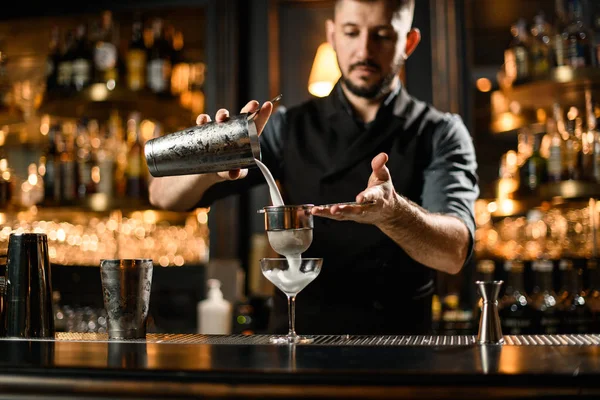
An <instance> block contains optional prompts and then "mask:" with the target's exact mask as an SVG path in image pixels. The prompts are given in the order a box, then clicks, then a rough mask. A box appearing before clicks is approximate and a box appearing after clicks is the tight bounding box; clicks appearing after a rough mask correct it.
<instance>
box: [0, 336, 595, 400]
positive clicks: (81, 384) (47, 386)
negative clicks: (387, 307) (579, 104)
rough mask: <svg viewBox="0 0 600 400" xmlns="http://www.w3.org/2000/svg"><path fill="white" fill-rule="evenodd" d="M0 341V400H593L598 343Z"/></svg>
mask: <svg viewBox="0 0 600 400" xmlns="http://www.w3.org/2000/svg"><path fill="white" fill-rule="evenodd" d="M505 341H506V342H505V344H503V345H497V346H480V345H477V344H476V342H475V337H473V336H315V342H314V343H312V344H307V345H296V346H288V345H271V344H269V342H268V336H266V335H264V336H263V335H255V336H236V335H234V336H206V335H175V334H173V335H167V334H148V335H147V338H146V340H130V341H129V340H128V341H113V340H110V341H109V340H108V339H107V336H106V335H102V334H74V333H59V334H57V335H56V338H55V339H53V340H41V339H34V340H29V339H10V338H2V339H0V399H29V398H40V397H41V398H52V399H64V398H77V399H91V398H93V399H104V398H112V399H114V398H119V399H120V398H127V399H130V398H140V399H142V398H143V399H186V398H206V399H222V398H227V399H229V398H244V399H274V398H340V399H349V398H353V399H358V398H363V399H388V398H406V399H409V398H410V399H481V398H483V399H525V398H526V399H534V398H535V399H542V398H544V399H557V398H558V399H564V398H588V399H598V398H600V335H556V336H542V335H539V336H505Z"/></svg>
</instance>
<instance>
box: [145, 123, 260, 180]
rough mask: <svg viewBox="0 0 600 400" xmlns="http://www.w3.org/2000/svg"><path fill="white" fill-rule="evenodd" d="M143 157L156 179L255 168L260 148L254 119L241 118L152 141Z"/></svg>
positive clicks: (146, 146) (147, 144)
mask: <svg viewBox="0 0 600 400" xmlns="http://www.w3.org/2000/svg"><path fill="white" fill-rule="evenodd" d="M144 153H145V155H146V163H147V164H148V169H149V170H150V174H152V176H154V177H159V176H172V175H190V174H204V173H208V172H221V171H230V170H233V169H239V168H249V167H255V166H256V163H255V162H254V159H255V158H256V159H259V160H260V144H259V141H258V133H257V130H256V125H255V124H254V115H249V114H240V115H237V116H234V117H231V118H229V120H227V121H224V122H209V123H207V124H204V125H199V126H194V127H191V128H188V129H184V130H182V131H179V132H174V133H170V134H168V135H164V136H161V137H158V138H154V139H150V140H148V142H146V145H145V146H144Z"/></svg>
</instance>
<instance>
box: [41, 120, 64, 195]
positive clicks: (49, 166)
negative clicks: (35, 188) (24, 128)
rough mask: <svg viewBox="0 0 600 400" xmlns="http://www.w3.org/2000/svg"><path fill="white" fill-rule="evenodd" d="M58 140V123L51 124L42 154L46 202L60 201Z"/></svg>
mask: <svg viewBox="0 0 600 400" xmlns="http://www.w3.org/2000/svg"><path fill="white" fill-rule="evenodd" d="M58 140H60V125H58V124H54V125H51V126H50V128H49V129H48V145H47V147H46V151H45V152H44V156H43V158H44V160H43V164H44V175H43V180H44V201H45V202H46V203H58V202H59V201H60V180H59V179H60V174H59V170H60V166H59V154H58V147H57V141H58Z"/></svg>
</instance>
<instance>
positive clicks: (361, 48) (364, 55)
mask: <svg viewBox="0 0 600 400" xmlns="http://www.w3.org/2000/svg"><path fill="white" fill-rule="evenodd" d="M373 44H374V43H373V39H372V38H371V35H369V34H368V33H366V34H364V35H361V36H360V39H359V41H358V49H357V53H358V56H359V57H360V58H361V59H363V60H366V59H368V58H370V57H371V55H372V52H373Z"/></svg>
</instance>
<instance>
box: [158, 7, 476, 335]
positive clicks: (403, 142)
mask: <svg viewBox="0 0 600 400" xmlns="http://www.w3.org/2000/svg"><path fill="white" fill-rule="evenodd" d="M414 6H415V5H414V0H397V1H393V0H370V1H369V0H338V1H336V4H335V8H334V15H333V19H331V20H328V21H327V24H326V32H327V39H328V41H329V42H330V43H331V45H332V46H333V48H334V49H335V51H336V54H337V61H338V65H339V67H340V70H341V72H342V76H341V78H340V80H339V81H338V82H337V84H336V86H335V87H334V89H333V91H332V92H331V94H330V95H329V96H328V97H325V98H314V99H311V100H309V101H307V102H305V103H303V104H300V105H298V106H295V107H290V108H289V109H285V108H284V107H279V108H278V109H277V111H275V112H273V113H272V110H273V105H272V104H271V103H269V102H267V103H265V104H263V105H262V109H261V113H260V114H259V116H258V117H257V120H256V125H257V130H258V131H259V132H262V134H261V136H260V142H261V151H262V161H263V162H264V163H265V164H266V165H267V166H268V168H269V169H270V171H271V173H272V174H273V176H274V177H275V179H277V180H278V181H279V183H280V186H281V189H282V196H283V198H284V201H285V203H286V204H329V203H336V202H347V201H349V200H354V199H356V201H357V202H359V203H362V202H364V201H374V202H375V204H374V205H370V206H339V205H336V206H333V207H329V208H321V207H314V208H313V209H312V211H311V212H312V213H313V214H314V215H315V216H317V217H320V218H315V221H314V232H313V237H314V239H313V242H312V245H311V246H310V248H309V249H308V250H307V251H306V252H305V253H304V254H303V256H304V257H322V258H323V259H324V261H323V268H322V270H321V273H320V275H319V276H318V277H317V279H315V280H314V281H313V282H312V283H311V284H310V285H308V286H307V287H306V288H305V289H304V290H303V291H302V301H300V302H298V304H297V308H296V329H297V331H298V332H299V333H302V334H425V333H427V332H429V330H430V328H431V299H432V294H433V292H434V277H435V271H442V272H446V273H450V274H456V273H458V272H459V271H460V270H461V269H462V268H463V266H464V265H465V264H466V263H467V261H468V259H469V257H470V255H471V252H472V249H473V240H474V231H475V223H474V211H473V209H474V202H475V200H476V198H477V196H478V194H479V190H478V186H477V175H476V168H477V164H476V159H475V152H474V147H473V143H472V139H471V137H470V135H469V132H468V130H467V129H466V127H465V125H464V124H463V122H462V120H461V118H460V117H459V116H457V115H452V114H449V113H444V112H441V111H438V110H436V109H434V108H433V107H432V106H431V105H429V104H426V103H424V102H422V101H419V100H417V99H415V98H413V97H412V96H411V95H409V94H408V92H407V91H406V88H405V87H403V86H402V84H401V81H400V79H399V73H400V70H401V68H402V66H403V64H404V62H405V61H406V59H407V58H408V57H409V56H410V55H411V53H413V51H414V50H415V48H416V47H417V45H418V44H419V41H420V33H419V31H418V29H415V28H412V20H413V14H414ZM259 106H260V105H259V103H258V102H256V101H251V102H249V103H248V104H247V105H246V106H245V107H244V108H243V109H242V112H253V111H255V110H257V109H258V108H259ZM271 114H272V115H271ZM228 117H229V112H228V111H227V110H224V109H221V110H219V111H218V112H217V114H216V117H215V120H216V121H217V122H218V121H224V120H226V119H227V118H228ZM269 119H270V120H269ZM210 120H211V119H210V117H209V116H208V115H204V114H203V115H200V116H199V117H198V119H197V123H198V124H204V123H207V122H208V121H210ZM267 120H269V121H268V122H269V123H268V124H267ZM242 178H243V179H242ZM264 183H265V179H264V176H263V175H262V174H261V172H260V171H259V170H258V169H252V170H250V171H248V170H237V171H226V172H221V173H214V174H202V175H187V176H174V177H164V178H156V179H153V180H152V182H151V184H150V201H151V202H152V203H153V204H154V205H156V206H159V207H162V208H166V209H179V210H186V209H191V208H193V207H199V206H208V205H210V204H211V203H212V202H213V201H215V200H217V199H220V198H223V197H225V196H229V195H231V194H234V193H239V192H241V191H243V190H247V189H249V188H250V187H252V186H254V185H258V184H264ZM287 321H288V320H287V303H286V298H285V296H284V294H283V293H282V292H280V291H277V294H276V295H275V301H274V312H273V314H272V318H271V327H272V331H273V333H286V332H287Z"/></svg>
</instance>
